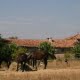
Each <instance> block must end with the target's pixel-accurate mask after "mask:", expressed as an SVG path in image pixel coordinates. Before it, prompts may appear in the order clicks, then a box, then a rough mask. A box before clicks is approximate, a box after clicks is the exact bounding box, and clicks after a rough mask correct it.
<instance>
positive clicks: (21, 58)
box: [16, 53, 29, 72]
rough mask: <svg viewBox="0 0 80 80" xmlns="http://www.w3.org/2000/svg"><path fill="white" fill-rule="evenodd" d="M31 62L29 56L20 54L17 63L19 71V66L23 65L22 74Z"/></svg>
mask: <svg viewBox="0 0 80 80" xmlns="http://www.w3.org/2000/svg"><path fill="white" fill-rule="evenodd" d="M28 61H29V57H28V55H27V54H24V53H22V54H19V55H18V56H17V58H16V62H17V71H18V70H19V64H21V70H22V72H23V71H24V70H25V67H26V63H28Z"/></svg>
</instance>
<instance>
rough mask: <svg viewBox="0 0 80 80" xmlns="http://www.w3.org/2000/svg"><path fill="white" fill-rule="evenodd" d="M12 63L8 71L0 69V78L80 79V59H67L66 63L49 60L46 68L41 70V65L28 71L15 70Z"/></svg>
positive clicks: (36, 79) (2, 79) (25, 79)
mask: <svg viewBox="0 0 80 80" xmlns="http://www.w3.org/2000/svg"><path fill="white" fill-rule="evenodd" d="M13 65H14V66H13ZM13 65H11V69H10V70H8V71H7V70H6V71H0V80H5V79H6V80H80V61H77V60H75V61H73V60H72V61H69V64H68V65H67V64H66V63H65V62H64V61H60V62H56V61H50V62H49V64H48V69H46V70H43V69H42V67H43V65H42V66H41V67H39V69H40V70H38V71H30V72H28V71H27V72H21V71H19V72H16V71H15V68H16V64H13ZM12 67H13V68H12ZM11 70H13V71H11Z"/></svg>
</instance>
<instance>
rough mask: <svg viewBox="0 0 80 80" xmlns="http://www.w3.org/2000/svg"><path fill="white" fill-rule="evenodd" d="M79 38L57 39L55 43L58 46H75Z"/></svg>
mask: <svg viewBox="0 0 80 80" xmlns="http://www.w3.org/2000/svg"><path fill="white" fill-rule="evenodd" d="M76 42H77V40H55V41H54V42H53V45H54V46H55V47H57V48H69V47H73V46H74V45H75V43H76Z"/></svg>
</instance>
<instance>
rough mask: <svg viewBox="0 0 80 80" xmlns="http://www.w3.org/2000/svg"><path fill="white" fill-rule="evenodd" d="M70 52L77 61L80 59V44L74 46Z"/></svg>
mask: <svg viewBox="0 0 80 80" xmlns="http://www.w3.org/2000/svg"><path fill="white" fill-rule="evenodd" d="M72 51H73V53H74V57H75V58H77V59H79V58H80V44H77V45H75V46H74V48H73V49H72Z"/></svg>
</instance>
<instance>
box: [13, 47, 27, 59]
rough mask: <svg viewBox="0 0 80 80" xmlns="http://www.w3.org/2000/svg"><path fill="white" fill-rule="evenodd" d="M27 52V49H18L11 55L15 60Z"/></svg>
mask: <svg viewBox="0 0 80 80" xmlns="http://www.w3.org/2000/svg"><path fill="white" fill-rule="evenodd" d="M26 52H27V49H25V48H22V47H18V48H17V50H16V51H15V53H14V54H13V57H14V58H16V57H17V56H18V55H19V54H24V53H26Z"/></svg>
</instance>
